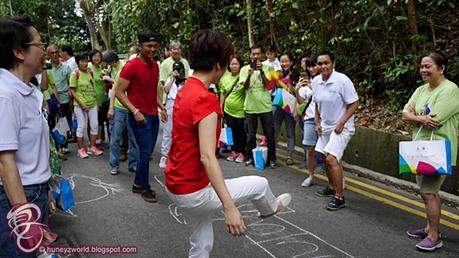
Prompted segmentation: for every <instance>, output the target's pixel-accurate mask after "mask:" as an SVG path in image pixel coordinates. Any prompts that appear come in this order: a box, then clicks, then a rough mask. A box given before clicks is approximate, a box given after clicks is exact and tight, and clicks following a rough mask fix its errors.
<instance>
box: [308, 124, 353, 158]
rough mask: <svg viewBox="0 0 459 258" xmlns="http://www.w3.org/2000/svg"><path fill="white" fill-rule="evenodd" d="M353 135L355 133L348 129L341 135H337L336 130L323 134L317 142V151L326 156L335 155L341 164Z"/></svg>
mask: <svg viewBox="0 0 459 258" xmlns="http://www.w3.org/2000/svg"><path fill="white" fill-rule="evenodd" d="M353 134H354V132H353V131H349V130H347V129H346V128H344V129H343V131H342V132H341V133H340V134H337V133H335V131H334V130H333V131H331V132H327V133H322V134H321V135H319V139H318V140H317V144H316V148H315V151H317V152H320V153H322V154H324V155H325V154H330V155H333V156H335V158H336V159H337V160H338V162H339V161H341V158H342V157H343V153H344V150H345V149H346V146H347V144H348V143H349V141H350V140H351V137H352V135H353Z"/></svg>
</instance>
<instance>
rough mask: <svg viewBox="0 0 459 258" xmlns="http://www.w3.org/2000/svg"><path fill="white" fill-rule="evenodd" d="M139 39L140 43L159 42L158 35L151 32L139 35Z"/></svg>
mask: <svg viewBox="0 0 459 258" xmlns="http://www.w3.org/2000/svg"><path fill="white" fill-rule="evenodd" d="M137 39H138V41H139V43H144V42H150V41H157V38H156V35H155V34H154V33H153V32H151V31H144V32H140V33H139V35H137Z"/></svg>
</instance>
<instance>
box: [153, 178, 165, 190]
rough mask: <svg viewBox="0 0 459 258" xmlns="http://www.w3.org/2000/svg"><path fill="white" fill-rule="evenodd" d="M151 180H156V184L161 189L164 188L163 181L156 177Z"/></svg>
mask: <svg viewBox="0 0 459 258" xmlns="http://www.w3.org/2000/svg"><path fill="white" fill-rule="evenodd" d="M153 178H154V179H155V180H156V182H158V184H160V185H161V186H162V187H164V188H166V186H165V185H164V183H163V181H161V180H160V179H159V178H158V176H154V177H153Z"/></svg>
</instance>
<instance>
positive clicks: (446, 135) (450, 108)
mask: <svg viewBox="0 0 459 258" xmlns="http://www.w3.org/2000/svg"><path fill="white" fill-rule="evenodd" d="M411 104H413V105H414V107H415V110H416V114H418V115H420V114H422V113H423V112H424V111H425V110H426V106H428V107H429V109H430V114H436V117H435V118H436V119H437V120H438V121H439V122H440V128H438V129H435V130H434V140H440V139H448V140H450V141H451V156H452V157H451V161H452V165H453V166H455V165H456V162H457V136H458V133H457V130H458V125H459V88H458V87H457V85H456V84H455V83H453V82H451V81H450V80H444V81H443V82H442V83H441V84H440V85H438V87H437V88H435V89H434V90H433V91H430V90H429V84H424V85H422V86H421V87H419V88H417V89H416V91H415V92H414V93H413V95H412V96H411V98H410V100H409V101H408V103H407V104H406V105H405V107H404V108H403V112H408V110H409V106H410V105H411ZM418 130H419V127H418V126H416V127H414V128H413V131H412V137H413V139H414V137H415V135H416V133H417V132H418ZM431 134H432V129H431V128H424V127H423V128H422V130H421V132H420V133H419V135H418V137H417V138H416V140H430V136H431Z"/></svg>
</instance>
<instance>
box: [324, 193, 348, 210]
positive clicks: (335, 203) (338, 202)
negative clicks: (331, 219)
mask: <svg viewBox="0 0 459 258" xmlns="http://www.w3.org/2000/svg"><path fill="white" fill-rule="evenodd" d="M344 204H345V202H344V196H343V197H342V198H341V199H339V198H337V197H336V196H333V198H332V199H331V201H330V202H329V203H328V205H327V210H330V211H336V210H339V209H341V208H344V206H345V205H344Z"/></svg>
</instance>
